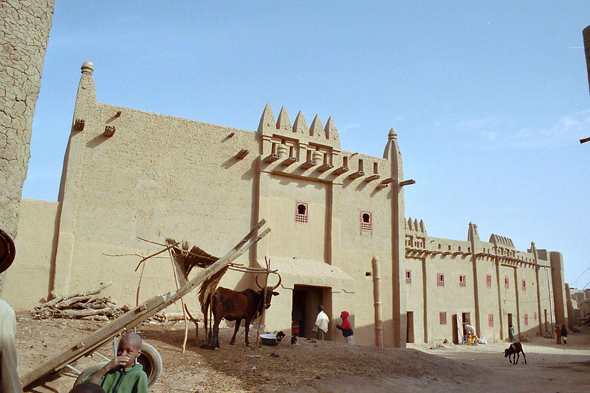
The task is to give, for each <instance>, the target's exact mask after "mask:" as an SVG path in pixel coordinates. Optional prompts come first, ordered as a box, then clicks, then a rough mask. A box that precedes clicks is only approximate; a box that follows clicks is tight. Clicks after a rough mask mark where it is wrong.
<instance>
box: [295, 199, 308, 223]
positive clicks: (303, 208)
mask: <svg viewBox="0 0 590 393" xmlns="http://www.w3.org/2000/svg"><path fill="white" fill-rule="evenodd" d="M307 220H308V209H307V203H304V202H297V204H296V211H295V222H304V223H305V222H307Z"/></svg>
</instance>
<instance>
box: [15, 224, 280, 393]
mask: <svg viewBox="0 0 590 393" xmlns="http://www.w3.org/2000/svg"><path fill="white" fill-rule="evenodd" d="M265 223H266V221H265V220H261V221H260V222H259V223H258V224H257V225H256V226H255V227H254V228H253V229H252V230H251V231H250V233H248V234H247V235H246V236H245V237H244V238H243V239H242V240H241V241H240V242H239V243H238V244H237V245H236V246H235V247H234V248H232V249H231V250H230V251H229V252H228V253H227V254H226V255H224V256H223V257H221V258H220V259H219V260H218V261H217V262H215V263H214V264H213V265H211V266H209V267H208V268H206V269H203V271H201V272H199V274H197V276H196V277H195V278H193V279H192V280H191V281H190V282H188V283H187V284H186V285H185V286H183V287H182V288H180V289H179V290H177V291H171V292H167V293H165V294H163V295H158V296H155V297H153V298H152V299H150V300H148V301H146V302H144V303H142V304H141V305H139V306H137V307H135V308H133V309H132V310H130V311H129V312H128V313H126V314H124V315H122V316H121V317H119V318H117V319H115V320H114V321H113V322H111V323H109V324H107V325H105V326H103V327H102V328H100V329H99V330H97V331H96V332H94V333H93V334H91V335H89V336H87V337H85V338H84V339H83V340H81V341H79V342H77V343H75V344H74V345H73V346H69V347H68V348H67V349H66V350H65V351H63V352H62V353H60V354H59V355H57V356H54V357H53V358H51V359H48V360H47V361H46V362H45V363H43V364H41V365H40V366H39V367H37V368H36V369H33V370H31V371H29V372H28V373H27V374H26V375H24V376H23V377H22V378H21V384H22V386H23V387H27V386H28V385H30V384H31V383H33V382H34V381H36V380H38V379H39V378H42V377H43V376H45V375H47V374H50V373H52V372H54V371H58V370H60V369H62V368H63V367H65V366H66V365H68V364H69V363H71V362H73V361H75V360H76V359H79V358H81V357H82V356H86V355H88V354H90V353H91V352H93V351H95V350H96V349H98V348H100V347H101V346H102V345H104V344H105V343H106V342H107V341H109V340H111V339H112V338H113V337H114V336H116V335H117V334H118V333H119V332H120V331H125V330H127V329H131V328H133V327H134V326H137V325H138V324H140V323H141V322H143V321H145V320H146V319H148V318H150V317H151V316H153V315H155V314H156V313H158V312H159V311H161V310H163V309H165V308H166V307H168V306H170V305H172V304H173V303H175V302H177V301H178V300H179V299H180V298H182V297H183V296H184V295H186V294H187V293H189V292H190V291H192V290H193V289H194V288H195V287H197V286H199V285H200V284H201V283H203V282H204V281H205V280H206V279H208V278H209V277H211V276H213V275H214V274H216V273H217V272H218V271H220V270H221V269H223V268H224V267H225V266H227V265H229V264H230V263H231V262H232V261H234V260H236V259H237V258H238V257H239V256H240V255H242V254H244V253H245V252H246V251H247V250H248V249H249V248H250V247H252V246H253V245H254V244H256V243H257V242H258V241H259V240H260V239H262V238H263V237H264V236H266V235H267V234H268V233H269V232H270V228H267V229H266V230H265V231H264V232H263V233H262V234H260V235H258V236H257V237H254V235H255V234H256V232H257V231H258V229H259V228H261V227H262V226H263V225H264V224H265Z"/></svg>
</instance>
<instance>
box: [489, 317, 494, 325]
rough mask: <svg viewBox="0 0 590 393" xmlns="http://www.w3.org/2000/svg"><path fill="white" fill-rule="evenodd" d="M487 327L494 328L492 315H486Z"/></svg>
mask: <svg viewBox="0 0 590 393" xmlns="http://www.w3.org/2000/svg"><path fill="white" fill-rule="evenodd" d="M488 326H489V327H494V314H488Z"/></svg>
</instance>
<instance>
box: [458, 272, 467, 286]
mask: <svg viewBox="0 0 590 393" xmlns="http://www.w3.org/2000/svg"><path fill="white" fill-rule="evenodd" d="M459 286H460V287H464V286H467V277H465V275H464V274H462V275H460V276H459Z"/></svg>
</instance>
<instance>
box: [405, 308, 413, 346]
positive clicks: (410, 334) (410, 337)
mask: <svg viewBox="0 0 590 393" xmlns="http://www.w3.org/2000/svg"><path fill="white" fill-rule="evenodd" d="M406 319H407V338H406V342H407V343H413V342H414V311H408V313H407V318H406Z"/></svg>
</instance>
